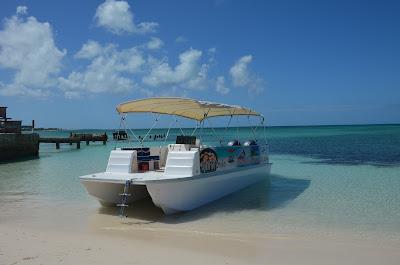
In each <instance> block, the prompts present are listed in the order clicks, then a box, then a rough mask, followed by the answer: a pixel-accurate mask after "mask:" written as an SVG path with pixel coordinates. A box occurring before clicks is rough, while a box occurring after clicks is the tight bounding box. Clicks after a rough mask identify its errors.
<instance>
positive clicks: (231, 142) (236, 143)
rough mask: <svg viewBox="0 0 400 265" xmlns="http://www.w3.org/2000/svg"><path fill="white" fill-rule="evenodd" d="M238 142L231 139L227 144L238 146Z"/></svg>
mask: <svg viewBox="0 0 400 265" xmlns="http://www.w3.org/2000/svg"><path fill="white" fill-rule="evenodd" d="M240 145H241V144H240V142H239V141H238V140H233V141H230V142H229V143H228V146H240Z"/></svg>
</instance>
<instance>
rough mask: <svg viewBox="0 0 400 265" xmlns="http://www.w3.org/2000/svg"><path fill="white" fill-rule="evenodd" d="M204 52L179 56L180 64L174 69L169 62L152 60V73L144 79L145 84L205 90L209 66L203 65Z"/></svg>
mask: <svg viewBox="0 0 400 265" xmlns="http://www.w3.org/2000/svg"><path fill="white" fill-rule="evenodd" d="M201 55H202V52H201V51H199V50H195V49H189V50H187V51H185V52H183V53H181V54H180V55H179V64H178V65H177V66H175V68H172V67H171V66H170V65H169V64H168V63H167V62H165V61H159V60H156V59H154V58H150V60H149V66H150V73H149V74H148V75H146V76H144V77H143V78H142V81H143V83H144V84H146V85H149V86H152V87H156V86H164V87H165V86H170V87H173V86H180V87H183V88H190V89H204V88H205V82H206V80H207V71H208V65H206V64H201V63H200V59H201Z"/></svg>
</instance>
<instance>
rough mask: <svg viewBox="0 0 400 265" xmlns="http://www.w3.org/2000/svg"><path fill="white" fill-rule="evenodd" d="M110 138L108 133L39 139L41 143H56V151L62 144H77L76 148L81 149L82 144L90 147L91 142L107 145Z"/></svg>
mask: <svg viewBox="0 0 400 265" xmlns="http://www.w3.org/2000/svg"><path fill="white" fill-rule="evenodd" d="M107 140H108V136H107V134H106V133H104V134H101V135H94V134H91V133H90V134H89V133H74V134H73V133H71V134H70V136H69V137H65V138H63V137H50V138H39V143H55V144H56V149H60V144H70V145H72V144H76V148H77V149H80V148H81V142H86V145H89V143H90V142H103V144H106V143H107Z"/></svg>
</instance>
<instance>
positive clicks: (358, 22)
mask: <svg viewBox="0 0 400 265" xmlns="http://www.w3.org/2000/svg"><path fill="white" fill-rule="evenodd" d="M0 6H1V8H0V18H1V26H0V105H7V106H9V114H10V116H12V117H14V118H19V119H23V120H24V121H26V123H29V121H30V120H31V119H35V120H36V121H37V125H38V126H43V127H63V128H112V127H116V126H117V125H118V116H117V114H116V112H115V106H116V105H117V104H118V103H120V102H123V101H126V100H130V99H137V98H143V97H147V96H160V95H169V96H185V97H193V98H197V99H202V100H210V101H217V102H224V103H230V104H238V105H244V106H248V107H251V108H253V109H255V110H258V111H260V112H262V113H263V114H264V115H265V117H266V120H267V122H268V124H269V125H320V124H321V125H325V124H360V123H361V124H363V123H399V122H400V49H399V47H400V31H399V28H400V16H399V15H398V14H400V2H398V1H229V0H225V1H223V0H216V1H211V0H210V1H153V0H147V1H139V0H138V1H127V2H125V1H111V0H108V1H2V2H1V4H0ZM138 121H139V122H138V123H136V124H135V126H136V127H145V126H148V125H149V124H150V122H148V121H146V120H145V119H144V118H143V117H141V118H139V119H138Z"/></svg>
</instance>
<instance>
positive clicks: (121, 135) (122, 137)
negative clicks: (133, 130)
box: [113, 130, 128, 141]
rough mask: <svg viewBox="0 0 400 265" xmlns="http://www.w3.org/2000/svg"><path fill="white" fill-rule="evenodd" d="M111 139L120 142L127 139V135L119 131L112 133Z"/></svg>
mask: <svg viewBox="0 0 400 265" xmlns="http://www.w3.org/2000/svg"><path fill="white" fill-rule="evenodd" d="M113 139H114V140H117V141H122V140H126V139H128V134H127V133H126V131H124V130H119V131H116V132H113Z"/></svg>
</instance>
